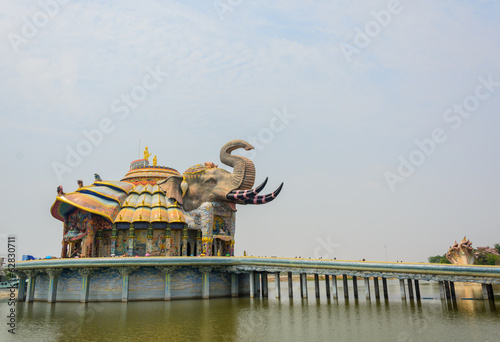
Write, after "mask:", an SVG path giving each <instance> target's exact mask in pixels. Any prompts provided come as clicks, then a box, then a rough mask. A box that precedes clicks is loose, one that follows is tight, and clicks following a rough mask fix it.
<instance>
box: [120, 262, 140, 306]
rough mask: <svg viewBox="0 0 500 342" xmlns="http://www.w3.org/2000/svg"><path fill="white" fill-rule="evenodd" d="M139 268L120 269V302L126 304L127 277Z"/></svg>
mask: <svg viewBox="0 0 500 342" xmlns="http://www.w3.org/2000/svg"><path fill="white" fill-rule="evenodd" d="M138 268H139V267H120V268H119V272H120V274H121V275H122V302H128V284H129V276H130V274H132V272H134V271H135V270H137V269H138Z"/></svg>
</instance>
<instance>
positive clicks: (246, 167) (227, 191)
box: [157, 140, 283, 212]
mask: <svg viewBox="0 0 500 342" xmlns="http://www.w3.org/2000/svg"><path fill="white" fill-rule="evenodd" d="M239 148H244V149H245V150H247V151H248V150H252V149H253V146H252V145H250V144H249V143H247V142H246V141H243V140H232V141H230V142H228V143H227V144H225V145H224V146H223V147H222V149H221V151H220V160H221V162H222V163H224V164H225V165H228V166H231V167H233V168H234V171H233V173H230V172H228V171H226V170H224V169H219V168H218V167H217V165H215V164H213V163H205V164H197V165H194V166H193V167H190V168H189V169H187V170H186V171H185V172H184V174H183V176H171V177H169V178H167V179H165V180H163V181H160V182H158V183H157V184H158V185H159V186H160V188H161V189H162V190H163V191H165V192H166V195H167V197H169V198H175V199H176V200H177V202H179V203H180V204H182V205H183V208H184V210H185V211H188V212H189V211H191V210H194V209H197V208H198V207H200V206H201V205H202V204H203V203H205V202H224V203H226V204H228V205H229V207H230V208H231V209H232V210H233V211H236V206H235V205H236V204H263V203H268V202H271V201H272V200H273V199H275V198H276V197H277V196H278V194H279V193H280V191H281V189H282V187H283V183H281V185H280V186H279V187H278V189H276V191H274V192H273V193H271V194H268V195H265V196H259V192H260V191H262V189H263V188H264V186H265V185H266V183H267V178H266V180H265V181H264V182H263V183H262V184H261V185H259V186H258V187H256V188H252V187H253V185H254V181H255V166H254V164H253V162H252V161H251V160H250V159H248V158H245V157H242V156H235V155H232V154H231V152H233V151H234V150H237V149H239Z"/></svg>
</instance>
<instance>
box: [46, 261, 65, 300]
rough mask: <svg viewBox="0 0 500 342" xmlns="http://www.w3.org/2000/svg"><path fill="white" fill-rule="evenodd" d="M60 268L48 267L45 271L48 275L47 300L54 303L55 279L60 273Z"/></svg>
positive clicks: (55, 293)
mask: <svg viewBox="0 0 500 342" xmlns="http://www.w3.org/2000/svg"><path fill="white" fill-rule="evenodd" d="M62 271H63V270H62V269H61V268H48V269H46V270H45V272H46V273H47V274H48V275H49V295H48V298H47V302H49V303H54V302H55V301H56V295H57V280H58V279H59V275H60V274H61V273H62Z"/></svg>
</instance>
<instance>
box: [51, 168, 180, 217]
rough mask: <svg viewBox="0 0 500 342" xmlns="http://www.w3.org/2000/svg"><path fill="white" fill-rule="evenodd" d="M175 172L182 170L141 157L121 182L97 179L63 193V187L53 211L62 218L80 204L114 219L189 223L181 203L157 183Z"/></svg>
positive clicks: (93, 211)
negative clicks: (166, 193)
mask: <svg viewBox="0 0 500 342" xmlns="http://www.w3.org/2000/svg"><path fill="white" fill-rule="evenodd" d="M172 175H179V172H178V171H177V170H174V169H172V168H169V167H165V166H150V165H149V162H148V161H147V160H146V159H139V160H136V161H133V162H132V163H131V165H130V170H129V171H128V172H127V174H126V175H125V177H124V178H123V179H122V181H120V182H117V181H96V182H94V183H93V184H92V185H90V186H81V187H80V188H79V189H78V190H76V191H75V192H72V193H68V194H64V193H62V188H61V193H59V195H58V196H57V198H56V201H55V202H54V204H53V205H52V208H51V213H52V216H54V217H55V218H56V219H58V220H61V221H64V219H65V217H66V216H68V215H69V214H70V213H71V212H72V211H73V210H75V208H79V209H82V210H84V211H87V212H91V213H94V214H97V215H100V216H102V217H105V218H107V219H108V220H109V221H111V222H113V223H119V222H124V223H134V222H148V223H152V222H167V223H174V222H178V223H186V218H185V215H184V212H183V210H182V209H181V207H180V206H179V205H178V204H177V202H175V201H174V200H173V199H172V200H169V199H167V198H166V197H165V192H164V191H163V190H161V189H160V187H159V186H158V185H157V184H156V181H158V180H163V179H166V178H168V177H170V176H172ZM98 179H100V178H98ZM79 183H81V181H79ZM81 185H83V183H81Z"/></svg>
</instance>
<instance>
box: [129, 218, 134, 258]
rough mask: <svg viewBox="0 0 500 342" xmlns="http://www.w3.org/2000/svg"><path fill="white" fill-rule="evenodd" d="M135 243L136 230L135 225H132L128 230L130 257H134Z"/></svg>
mask: <svg viewBox="0 0 500 342" xmlns="http://www.w3.org/2000/svg"><path fill="white" fill-rule="evenodd" d="M134 241H135V229H134V224H133V223H131V224H130V228H129V230H128V255H130V256H133V255H134Z"/></svg>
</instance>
